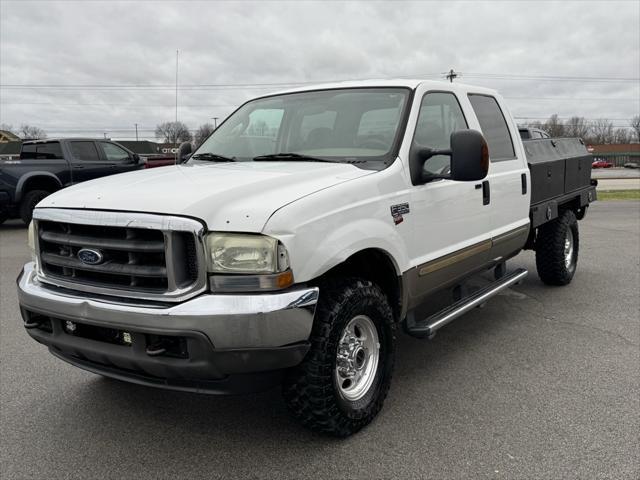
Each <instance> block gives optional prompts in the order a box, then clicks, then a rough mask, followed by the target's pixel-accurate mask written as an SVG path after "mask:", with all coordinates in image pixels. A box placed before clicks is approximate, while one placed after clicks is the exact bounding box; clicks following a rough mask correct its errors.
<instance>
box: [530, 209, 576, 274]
mask: <svg viewBox="0 0 640 480" xmlns="http://www.w3.org/2000/svg"><path fill="white" fill-rule="evenodd" d="M579 247H580V238H579V235H578V221H577V220H576V216H575V215H574V213H573V212H572V211H571V210H565V211H564V212H563V213H562V214H561V215H560V216H559V217H558V218H556V219H555V220H553V221H551V222H548V223H545V224H544V225H542V226H541V227H540V229H539V230H538V236H537V237H536V268H537V270H538V276H539V277H540V279H541V280H542V281H543V282H544V283H546V284H547V285H567V284H568V283H570V282H571V280H572V279H573V275H574V274H575V273H576V267H577V265H578V249H579Z"/></svg>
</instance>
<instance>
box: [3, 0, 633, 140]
mask: <svg viewBox="0 0 640 480" xmlns="http://www.w3.org/2000/svg"><path fill="white" fill-rule="evenodd" d="M0 27H1V31H0V55H1V56H0V83H1V85H0V87H1V88H0V95H1V97H0V109H1V110H0V123H5V124H12V125H14V126H16V127H17V126H19V125H20V124H22V123H28V124H33V125H36V126H39V127H41V128H43V129H45V131H46V132H47V133H48V134H49V136H53V135H59V136H73V135H81V134H86V135H92V136H102V135H103V133H106V134H107V135H108V136H109V137H111V138H114V139H127V138H129V139H130V138H135V130H134V124H135V123H137V124H138V128H139V130H140V137H141V138H149V139H153V130H154V128H155V126H156V124H158V123H159V122H163V121H170V120H173V118H174V115H175V109H174V101H175V90H174V84H175V63H176V62H175V60H176V58H175V56H176V49H178V50H179V51H180V55H179V85H180V90H179V98H178V101H179V110H178V116H179V119H180V120H182V121H184V122H185V123H186V124H187V125H188V126H189V127H190V128H192V129H195V128H196V127H197V126H198V125H200V124H202V123H205V122H212V120H211V117H221V118H222V117H225V116H226V115H228V114H229V113H230V112H231V111H233V109H234V108H235V107H237V106H238V105H239V104H241V103H242V102H243V101H245V100H247V99H249V98H251V97H253V96H257V95H262V94H265V93H269V92H270V91H274V90H282V89H283V87H287V86H288V85H292V86H295V85H297V84H300V83H307V82H316V81H318V82H322V81H333V80H345V79H361V78H393V77H418V78H422V77H424V78H442V75H440V74H441V72H445V71H446V70H448V69H449V68H454V69H456V70H457V71H460V72H462V79H461V81H463V82H465V83H471V84H479V85H483V86H489V87H492V88H496V89H498V90H499V91H500V92H501V93H502V94H503V95H504V96H505V97H506V98H507V99H508V102H509V104H510V106H511V110H512V111H513V113H514V115H515V116H516V117H522V119H521V120H522V121H524V117H527V118H528V119H530V120H535V119H538V118H540V119H544V118H546V117H548V116H549V115H550V114H552V113H558V114H559V115H560V116H561V117H568V116H571V115H579V116H585V117H588V118H608V119H611V120H612V121H613V122H614V125H616V126H622V125H628V122H629V119H630V118H631V117H632V116H633V115H637V114H639V113H640V82H639V81H638V78H639V77H640V2H639V1H637V0H632V1H584V0H583V1H563V2H553V1H540V0H538V1H533V2H528V1H487V2H480V1H475V2H470V1H448V2H431V1H420V2H382V1H377V2H362V3H359V2H344V3H343V2H337V1H332V2H302V1H298V2H294V1H280V2H267V1H263V2H259V3H253V2H248V1H239V2H206V1H181V2H176V1H159V2H158V1H137V2H125V1H114V0H110V1H53V0H48V1H30V0H19V1H13V0H0ZM533 77H537V78H533ZM541 77H542V78H541ZM553 77H562V78H553ZM567 77H572V78H567ZM594 77H595V79H594ZM615 79H622V80H615ZM265 84H270V85H265ZM274 84H275V85H274ZM65 85H66V86H67V87H65Z"/></svg>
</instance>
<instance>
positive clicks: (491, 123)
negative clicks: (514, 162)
mask: <svg viewBox="0 0 640 480" xmlns="http://www.w3.org/2000/svg"><path fill="white" fill-rule="evenodd" d="M469 101H470V102H471V106H472V107H473V110H474V111H475V112H476V117H478V121H479V122H480V128H481V129H482V134H483V135H484V137H485V138H486V139H487V143H488V144H489V157H490V159H491V161H492V162H499V161H501V160H511V159H513V158H515V156H516V155H515V152H514V150H513V142H512V141H511V134H510V133H509V128H508V127H507V122H506V120H505V119H504V115H503V114H502V110H500V107H499V106H498V102H497V101H496V99H495V98H493V97H490V96H488V95H478V94H469Z"/></svg>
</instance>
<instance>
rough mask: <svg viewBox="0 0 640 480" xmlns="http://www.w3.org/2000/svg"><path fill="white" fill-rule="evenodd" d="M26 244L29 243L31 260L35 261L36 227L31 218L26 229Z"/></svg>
mask: <svg viewBox="0 0 640 480" xmlns="http://www.w3.org/2000/svg"><path fill="white" fill-rule="evenodd" d="M27 245H29V252H31V260H33V261H34V262H36V263H37V261H38V260H37V256H36V227H35V225H34V224H33V220H32V221H31V223H29V229H28V231H27Z"/></svg>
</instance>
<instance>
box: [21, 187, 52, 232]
mask: <svg viewBox="0 0 640 480" xmlns="http://www.w3.org/2000/svg"><path fill="white" fill-rule="evenodd" d="M49 193H50V192H47V191H46V190H31V191H30V192H27V193H25V194H24V197H22V202H21V203H20V218H21V219H22V221H23V222H24V223H26V224H27V225H29V223H31V219H32V217H33V209H34V208H36V205H37V204H38V203H39V202H40V201H41V200H42V199H44V198H45V197H47V196H48V195H49Z"/></svg>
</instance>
